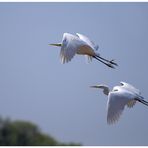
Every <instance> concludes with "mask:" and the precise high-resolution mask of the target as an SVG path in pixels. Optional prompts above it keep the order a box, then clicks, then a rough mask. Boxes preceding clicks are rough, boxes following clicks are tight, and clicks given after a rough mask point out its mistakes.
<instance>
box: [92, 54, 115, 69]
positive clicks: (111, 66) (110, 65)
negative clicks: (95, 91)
mask: <svg viewBox="0 0 148 148" xmlns="http://www.w3.org/2000/svg"><path fill="white" fill-rule="evenodd" d="M92 57H93V58H95V59H96V60H98V61H100V62H101V63H103V64H105V65H107V66H108V67H110V68H115V67H114V66H113V65H112V64H111V63H105V62H104V61H102V60H100V59H99V58H97V57H96V56H92Z"/></svg>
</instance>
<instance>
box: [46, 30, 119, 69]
mask: <svg viewBox="0 0 148 148" xmlns="http://www.w3.org/2000/svg"><path fill="white" fill-rule="evenodd" d="M49 45H53V46H59V47H61V52H60V57H61V62H62V63H63V64H64V63H66V62H69V61H71V59H72V58H73V57H74V55H75V54H79V55H86V56H87V57H88V59H89V60H91V59H92V58H95V59H96V60H98V61H100V62H102V63H103V64H105V65H107V66H108V67H111V68H114V66H113V65H116V66H117V64H116V63H115V62H114V60H110V61H109V60H107V59H105V58H102V57H101V56H100V55H99V54H98V53H96V52H95V50H97V49H98V48H99V46H98V45H95V44H94V43H93V42H92V41H90V40H89V38H88V37H86V36H84V35H82V34H79V33H76V35H72V34H70V33H64V34H63V39H62V43H57V44H49Z"/></svg>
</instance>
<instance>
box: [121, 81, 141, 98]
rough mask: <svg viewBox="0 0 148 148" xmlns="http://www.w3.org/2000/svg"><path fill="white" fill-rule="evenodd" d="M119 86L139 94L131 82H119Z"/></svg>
mask: <svg viewBox="0 0 148 148" xmlns="http://www.w3.org/2000/svg"><path fill="white" fill-rule="evenodd" d="M120 84H121V86H122V87H124V88H125V89H127V90H129V91H131V92H134V93H136V94H137V95H141V92H140V91H139V90H138V89H137V88H135V87H134V86H132V85H131V84H128V83H126V82H120Z"/></svg>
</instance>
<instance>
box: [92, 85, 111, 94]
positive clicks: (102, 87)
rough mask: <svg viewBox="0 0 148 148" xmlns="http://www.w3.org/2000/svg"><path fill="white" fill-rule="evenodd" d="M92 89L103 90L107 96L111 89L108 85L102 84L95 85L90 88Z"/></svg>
mask: <svg viewBox="0 0 148 148" xmlns="http://www.w3.org/2000/svg"><path fill="white" fill-rule="evenodd" d="M90 87H91V88H100V89H103V92H104V94H105V95H108V94H109V87H108V86H107V85H104V84H100V85H93V86H90Z"/></svg>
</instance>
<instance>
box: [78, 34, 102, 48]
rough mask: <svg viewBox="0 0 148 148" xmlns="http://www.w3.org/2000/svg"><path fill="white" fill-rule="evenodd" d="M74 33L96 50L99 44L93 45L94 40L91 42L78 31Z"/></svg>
mask: <svg viewBox="0 0 148 148" xmlns="http://www.w3.org/2000/svg"><path fill="white" fill-rule="evenodd" d="M76 35H77V36H78V37H79V38H80V39H81V40H82V41H84V42H86V43H87V44H88V45H89V46H90V47H91V48H92V49H95V50H98V48H99V46H98V45H95V44H94V42H92V41H91V40H90V39H89V38H88V37H86V36H84V35H82V34H80V33H76Z"/></svg>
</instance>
